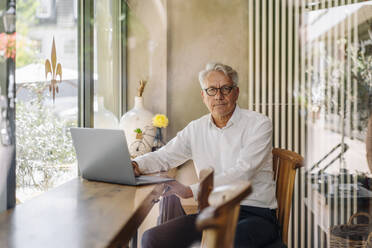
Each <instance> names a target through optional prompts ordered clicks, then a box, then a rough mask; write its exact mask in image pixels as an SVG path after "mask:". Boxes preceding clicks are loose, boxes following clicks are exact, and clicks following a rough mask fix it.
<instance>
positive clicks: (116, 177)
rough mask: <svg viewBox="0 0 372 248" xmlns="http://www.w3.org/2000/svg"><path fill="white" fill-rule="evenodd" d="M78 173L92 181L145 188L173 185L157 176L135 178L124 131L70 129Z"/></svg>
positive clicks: (166, 179) (168, 179)
mask: <svg viewBox="0 0 372 248" xmlns="http://www.w3.org/2000/svg"><path fill="white" fill-rule="evenodd" d="M70 131H71V135H72V141H73V144H74V147H75V151H76V156H77V160H78V165H79V169H80V173H81V175H82V177H83V178H85V179H88V180H94V181H102V182H109V183H118V184H125V185H144V184H154V183H163V182H168V181H173V179H171V178H164V177H157V176H139V177H135V176H134V172H133V167H132V164H131V159H130V155H129V151H128V146H127V141H126V138H125V134H124V131H123V130H115V129H96V128H70Z"/></svg>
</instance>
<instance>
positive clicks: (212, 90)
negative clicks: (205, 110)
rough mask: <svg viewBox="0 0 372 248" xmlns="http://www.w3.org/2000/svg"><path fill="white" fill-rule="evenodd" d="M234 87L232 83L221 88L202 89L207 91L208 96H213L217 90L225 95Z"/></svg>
mask: <svg viewBox="0 0 372 248" xmlns="http://www.w3.org/2000/svg"><path fill="white" fill-rule="evenodd" d="M235 87H236V86H235V85H233V86H222V87H221V88H214V87H210V88H206V89H204V91H205V92H206V93H207V95H208V96H215V95H217V92H218V90H219V91H220V92H221V94H222V95H224V96H227V95H228V94H230V92H231V91H232V89H234V88H235Z"/></svg>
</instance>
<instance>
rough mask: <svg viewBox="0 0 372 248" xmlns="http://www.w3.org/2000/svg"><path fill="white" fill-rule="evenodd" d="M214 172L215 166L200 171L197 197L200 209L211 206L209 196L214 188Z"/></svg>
mask: <svg viewBox="0 0 372 248" xmlns="http://www.w3.org/2000/svg"><path fill="white" fill-rule="evenodd" d="M213 174H214V170H213V168H207V169H203V170H201V171H200V176H199V177H200V183H199V190H198V197H197V201H198V210H199V211H201V210H203V209H204V208H206V207H208V206H209V203H208V197H209V194H210V193H211V192H212V190H213Z"/></svg>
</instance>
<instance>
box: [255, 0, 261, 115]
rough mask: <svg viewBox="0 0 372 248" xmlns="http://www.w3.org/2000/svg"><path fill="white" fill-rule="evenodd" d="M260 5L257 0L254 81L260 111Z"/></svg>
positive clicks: (256, 106) (256, 108)
mask: <svg viewBox="0 0 372 248" xmlns="http://www.w3.org/2000/svg"><path fill="white" fill-rule="evenodd" d="M260 5H261V1H255V49H254V50H255V72H254V75H255V77H254V82H255V101H254V110H255V111H257V112H260V89H261V77H260V75H261V74H260V69H261V68H260V63H261V59H260V58H261V56H260V50H261V49H260V47H261V42H260V35H259V34H260V32H261V31H260V19H261V18H260Z"/></svg>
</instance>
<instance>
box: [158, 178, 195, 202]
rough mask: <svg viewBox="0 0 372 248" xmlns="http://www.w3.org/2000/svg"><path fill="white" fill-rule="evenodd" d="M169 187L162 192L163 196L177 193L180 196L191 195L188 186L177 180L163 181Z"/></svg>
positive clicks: (188, 196)
mask: <svg viewBox="0 0 372 248" xmlns="http://www.w3.org/2000/svg"><path fill="white" fill-rule="evenodd" d="M165 184H166V185H167V186H168V187H169V188H168V190H167V191H166V192H164V194H163V197H165V196H170V195H178V196H179V197H181V198H184V199H186V198H190V197H193V193H192V191H191V188H190V187H189V186H185V185H183V184H182V183H179V182H178V181H171V182H167V183H165Z"/></svg>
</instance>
